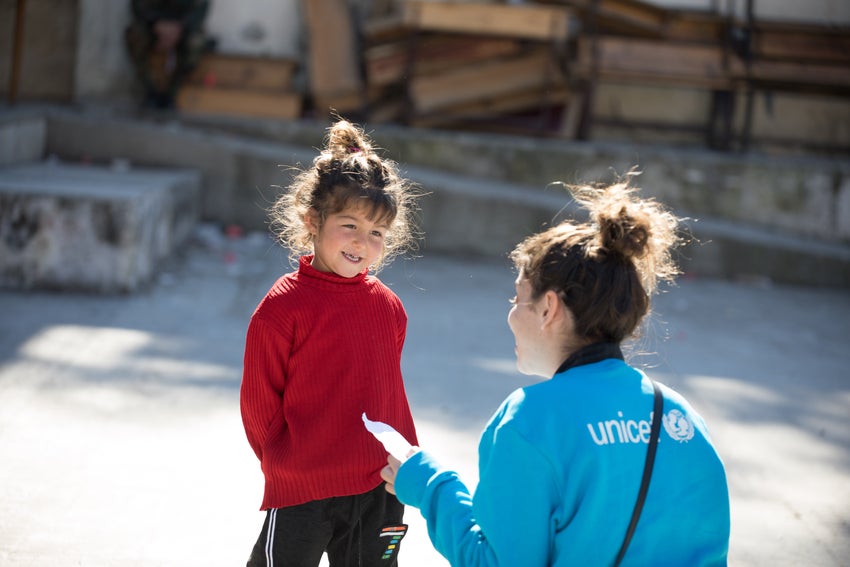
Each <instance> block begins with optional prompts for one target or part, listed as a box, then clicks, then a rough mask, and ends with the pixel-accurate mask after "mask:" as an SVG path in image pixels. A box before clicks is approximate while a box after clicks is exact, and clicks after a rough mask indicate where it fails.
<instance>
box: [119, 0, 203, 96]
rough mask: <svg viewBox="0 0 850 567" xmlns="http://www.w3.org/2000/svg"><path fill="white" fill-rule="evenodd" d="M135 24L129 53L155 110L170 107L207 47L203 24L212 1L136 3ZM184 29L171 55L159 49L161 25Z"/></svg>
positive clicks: (130, 33)
mask: <svg viewBox="0 0 850 567" xmlns="http://www.w3.org/2000/svg"><path fill="white" fill-rule="evenodd" d="M132 9H133V21H132V22H131V24H130V26H129V27H128V28H127V30H126V34H125V37H126V40H127V49H128V51H129V54H130V58H131V60H132V61H133V65H134V66H135V67H136V74H137V75H138V77H139V80H140V81H141V84H142V87H143V88H144V91H145V97H146V102H147V103H148V104H150V105H152V106H157V107H170V106H172V104H173V101H174V97H175V95H176V94H177V90H178V89H179V87H180V85H181V84H182V82H183V80H184V79H185V78H186V77H187V76H188V75H189V73H191V72H192V70H193V69H194V68H195V66H196V65H197V64H198V61H199V60H200V58H201V55H202V54H203V52H204V48H205V47H206V43H207V40H206V35H205V34H204V29H203V24H204V19H205V18H206V15H207V11H208V9H209V0H132ZM161 21H174V22H178V23H179V24H180V25H181V27H182V32H181V34H180V39H179V40H178V42H177V45H176V46H175V48H174V49H173V50H171V51H170V52H161V51H159V50H157V49H156V46H157V35H156V32H155V31H154V27H155V25H156V23H157V22H161Z"/></svg>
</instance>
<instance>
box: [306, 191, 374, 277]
mask: <svg viewBox="0 0 850 567" xmlns="http://www.w3.org/2000/svg"><path fill="white" fill-rule="evenodd" d="M370 213H372V211H371V210H370V209H369V208H367V207H365V206H350V207H347V208H345V209H343V210H342V211H340V212H339V213H333V214H330V215H328V216H327V217H326V218H325V219H324V221H323V222H321V223H320V221H319V219H318V217H317V216H316V215H315V213H313V214H308V215H307V217H306V218H305V223H306V225H307V227H308V229H309V230H310V233H311V234H312V235H313V250H314V254H315V255H314V257H313V262H312V266H313V267H314V268H316V269H317V270H319V271H322V272H333V273H335V274H337V275H339V276H342V277H345V278H352V277H354V276H356V275H357V274H359V273H361V272H363V271H364V270H367V269H369V266H371V265H372V264H374V263H375V262H376V261H377V260H378V259H379V258H380V257H381V254H383V253H384V237H385V236H386V233H387V230H388V229H389V227H388V226H387V224H386V223H385V222H384V221H383V220H381V219H380V217H379V216H378V217H377V218H376V217H375V215H373V214H370Z"/></svg>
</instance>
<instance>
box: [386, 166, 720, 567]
mask: <svg viewBox="0 0 850 567" xmlns="http://www.w3.org/2000/svg"><path fill="white" fill-rule="evenodd" d="M572 191H573V195H574V196H575V198H576V200H577V201H578V202H579V203H580V204H582V205H584V206H585V207H586V208H587V210H588V212H589V214H590V217H589V219H588V220H587V222H583V223H578V222H569V221H567V222H564V223H562V224H559V225H557V226H553V227H551V228H549V229H548V230H545V231H543V232H541V233H539V234H536V235H533V236H530V237H529V238H527V239H526V240H524V241H523V242H522V243H520V244H519V245H518V246H517V247H516V248H515V250H514V251H513V252H512V253H511V259H512V260H513V263H514V265H515V267H516V269H517V271H518V276H517V278H516V281H515V287H516V296H514V298H513V299H511V309H510V313H509V314H508V325H509V326H510V329H511V331H512V332H513V335H514V337H515V340H516V360H517V367H518V369H519V370H520V372H522V373H524V374H529V375H535V376H541V377H543V378H545V379H546V380H544V381H543V382H539V383H536V384H534V385H531V386H527V387H524V388H521V389H519V390H517V391H515V392H513V393H512V394H511V395H510V396H509V397H508V398H507V399H506V400H505V401H504V402H503V404H502V405H501V407H500V408H499V409H498V410H497V411H496V413H495V414H494V415H493V416H492V418H491V419H490V421H489V423H488V424H487V426H486V427H485V429H484V431H483V433H482V435H481V439H480V445H479V483H478V486H477V488H476V490H475V495H474V496H472V495H471V493H470V491H469V490H468V489H467V487H466V486H465V485H464V484H463V482H462V481H461V480H460V479H459V478H458V475H457V474H456V473H455V472H453V471H452V470H450V469H449V468H447V467H445V466H443V465H442V464H440V463H439V462H438V461H437V460H436V459H435V458H434V456H433V455H432V454H430V453H428V452H427V451H424V450H418V449H416V448H414V449H413V450H412V451H411V453H409V454H408V456H407V459H406V460H405V461H404V462H401V461H399V460H397V459H395V458H393V457H392V456H390V457H389V458H388V463H387V466H386V467H385V468H384V470H383V471H382V476H383V478H384V480H385V481H386V482H387V490H389V491H390V492H392V493H394V494H397V495H398V497H399V499H400V500H401V501H402V502H403V503H405V504H407V505H410V506H415V507H416V508H419V509H420V511H421V513H422V515H423V516H424V518H425V519H426V520H427V525H428V532H429V535H430V537H431V540H432V542H433V544H434V546H435V547H436V549H437V550H438V551H439V552H440V553H441V554H443V555H444V556H445V557H446V558H447V559H448V560H449V562H450V563H451V565H452V566H453V567H461V566H476V567H483V566H488V565H492V566H496V565H498V566H503V567H504V566H509V567H514V566H520V565H521V566H522V567H543V566H567V565H581V566H587V565H617V564H620V563H621V564H623V565H681V566H688V567H697V566H707V565H712V566H713V565H725V564H726V561H727V559H726V558H727V550H728V542H729V530H730V520H729V495H728V489H727V482H726V474H725V469H724V465H723V462H722V461H721V458H720V457H719V455H718V453H717V450H716V448H715V446H714V444H713V443H712V440H711V438H710V437H709V433H708V430H707V428H706V424H705V423H704V421H703V419H702V418H701V417H700V415H699V414H698V413H697V412H696V411H695V410H694V408H693V407H691V405H690V404H689V403H688V402H687V400H685V398H684V397H682V396H681V395H680V394H678V393H677V392H675V391H674V390H672V389H671V388H668V387H665V386H664V385H660V384H657V383H654V381H652V380H650V378H649V377H648V376H647V375H646V374H644V372H642V371H641V370H639V369H638V368H635V367H634V366H632V365H630V364H629V363H628V362H626V360H624V357H623V353H622V350H621V343H622V342H623V341H624V340H626V339H627V338H629V337H630V336H632V335H633V334H635V332H636V330H637V329H638V327H639V325H640V323H641V321H642V320H643V319H644V317H645V316H646V315H647V313H648V312H649V310H650V296H651V295H652V294H653V293H654V292H655V291H656V287H657V284H658V283H659V281H661V280H672V279H673V278H674V276H675V275H676V273H677V269H676V267H675V265H674V262H673V260H672V255H671V250H672V249H673V247H674V246H675V245H676V244H677V243H678V242H679V240H680V239H679V237H678V235H677V225H678V219H677V218H676V217H675V216H673V215H672V214H671V213H669V212H667V211H666V210H665V209H664V208H663V207H662V206H661V205H660V204H659V203H657V202H655V201H652V200H647V199H640V198H638V197H637V192H636V190H635V189H634V188H633V187H631V186H630V180H629V178H628V177H627V178H626V180H625V181H623V182H619V183H615V184H613V185H611V186H608V187H590V186H584V187H573V188H572ZM656 387H657V388H658V390H659V394H660V395H659V396H658V398H657V399H658V403H660V404H661V405H660V406H658V405H656V403H655V401H656V396H655V395H654V391H655V389H656ZM658 407H661V408H662V409H661V411H660V412H656V411H655V409H654V408H658ZM659 420H660V421H659ZM653 424H654V425H656V426H657V427H658V428H659V430H658V433H657V435H658V437H657V439H658V442H657V443H655V442H653V437H654V435H653V427H652V426H653ZM650 448H652V450H651V451H650ZM651 453H652V454H654V466H652V467H651V469H650V470H651V473H650V474H649V475H644V474H643V471H644V469H645V465H647V462H648V460H649V462H650V463H652V459H651V458H650V459H648V455H650V454H651ZM644 477H646V479H647V482H648V484H647V485H646V486H648V490H646V492H644V491H642V490H641V487H642V485H643V484H644V482H643V481H644ZM641 493H644V494H645V497H644V498H643V499H641V497H640V496H639V495H640V494H641ZM638 502H640V504H638ZM641 507H642V509H641ZM636 510H637V511H638V513H637V514H636V513H635V511H636ZM641 510H642V511H641ZM633 516H634V517H635V520H636V522H637V523H636V528H634V529H633V531H632V530H631V529H630V528H629V526H630V525H631V519H632V517H633ZM627 533H631V534H632V535H631V536H630V539H628V538H627V537H626V534H627Z"/></svg>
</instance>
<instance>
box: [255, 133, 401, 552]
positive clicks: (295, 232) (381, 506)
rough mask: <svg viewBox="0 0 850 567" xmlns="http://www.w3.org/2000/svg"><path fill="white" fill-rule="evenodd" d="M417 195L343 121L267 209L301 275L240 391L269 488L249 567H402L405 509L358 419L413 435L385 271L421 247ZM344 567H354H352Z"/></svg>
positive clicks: (279, 296) (272, 298)
mask: <svg viewBox="0 0 850 567" xmlns="http://www.w3.org/2000/svg"><path fill="white" fill-rule="evenodd" d="M415 198H416V190H415V187H414V186H413V184H411V183H409V182H408V181H407V180H405V179H403V178H402V177H400V176H399V174H398V172H397V169H396V166H395V164H394V163H393V162H392V161H390V160H385V159H382V158H381V157H380V156H379V155H378V154H377V153H376V151H375V150H374V149H373V147H372V144H371V142H370V140H369V138H368V137H367V136H366V135H365V134H364V132H363V130H362V129H361V128H360V127H358V126H355V125H354V124H351V123H350V122H348V121H345V120H339V121H337V122H336V123H335V124H333V126H332V127H331V128H330V133H329V136H328V139H327V146H326V147H325V148H324V150H323V151H322V152H321V153H320V154H319V156H318V157H316V158H315V160H314V161H313V165H312V167H311V168H308V169H306V170H304V171H302V172H300V173H299V174H298V175H296V177H295V178H294V180H293V182H292V183H291V184H290V186H289V188H288V190H287V191H286V192H285V193H284V194H283V195H282V196H281V197H280V198H279V199H278V200H277V201H276V203H275V204H274V206H273V208H272V221H273V226H274V228H275V229H276V230H277V231H278V236H279V238H280V240H281V242H282V243H283V244H284V245H285V246H287V247H288V248H289V249H290V251H291V252H292V253H293V255H294V256H299V255H300V257H298V269H297V271H295V272H292V273H290V274H287V275H285V276H283V277H281V278H280V279H279V280H278V281H277V282H276V283H275V284H274V285H273V286H272V288H271V289H270V290H269V292H268V293H267V294H266V296H265V297H264V298H263V299H262V301H261V302H260V304H259V305H258V306H257V308H256V310H255V312H254V314H253V316H252V317H251V321H250V324H249V325H248V332H247V338H246V344H245V357H244V372H243V376H242V385H241V391H240V404H241V411H242V420H243V424H244V428H245V432H246V434H247V437H248V441H249V443H250V445H251V447H252V448H253V450H254V452H255V453H256V455H257V458H258V459H259V461H260V465H261V468H262V471H263V474H264V476H265V493H264V495H263V502H262V506H261V509H262V510H265V511H266V518H265V523H264V525H263V527H262V531H261V533H260V536H259V538H258V539H257V542H256V545H255V546H254V548H253V551H252V553H251V556H250V559H249V561H248V565H249V566H252V567H254V566H271V565H275V566H281V565H284V566H287V567H315V566H317V565H319V561H320V559H321V557H322V554H323V553H325V552H327V555H328V559H329V562H330V565H331V566H332V567H334V566H336V567H344V566H347V565H358V566H363V567H377V566H379V565H380V566H391V565H396V564H397V558H398V551H399V546H398V544H399V542H400V541H401V538H402V537H403V536H404V533H405V531H406V528H407V526H405V525H404V524H402V521H403V511H404V507H403V506H402V504H401V503H399V501H398V500H397V499H396V498H395V497H394V496H392V495H391V494H388V493H387V491H386V490H385V489H384V486H383V481H382V480H381V474H380V473H381V468H382V467H383V466H384V464H385V463H386V459H385V456H384V455H385V454H384V452H383V449H382V448H381V446H380V444H379V443H378V442H377V441H376V440H375V439H374V438H373V437H372V436H371V434H369V433H368V432H367V431H366V429H364V427H363V421H362V415H363V414H364V413H365V414H367V415H368V417H369V418H370V419H376V420H380V421H382V422H385V423H388V424H390V425H392V426H393V427H394V428H396V429H398V430H399V431H400V432H402V433H403V435H404V436H405V437H407V438H408V439H416V431H415V428H414V424H413V417H412V416H411V412H410V408H409V405H408V400H407V396H406V393H405V389H404V383H403V379H402V373H401V355H402V347H403V345H404V341H405V335H406V332H407V314H406V312H405V309H404V306H403V305H402V303H401V300H399V298H398V297H397V296H396V295H395V294H394V293H393V292H392V291H391V290H390V289H389V288H388V287H387V286H386V285H384V284H383V283H382V282H381V281H380V280H379V279H378V278H376V277H375V276H373V275H369V271H370V270H371V271H374V272H377V271H378V270H379V269H380V268H381V267H382V266H384V265H385V264H386V263H387V262H388V261H389V260H390V259H391V258H393V257H394V256H395V255H397V254H398V253H400V252H402V251H404V250H406V249H408V250H409V249H410V248H411V247H412V245H413V244H415V240H416V231H415V228H414V225H413V213H414V210H415ZM349 561H350V563H349Z"/></svg>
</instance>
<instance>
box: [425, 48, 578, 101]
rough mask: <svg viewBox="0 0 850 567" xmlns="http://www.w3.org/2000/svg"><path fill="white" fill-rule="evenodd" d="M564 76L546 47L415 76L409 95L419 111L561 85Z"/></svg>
mask: <svg viewBox="0 0 850 567" xmlns="http://www.w3.org/2000/svg"><path fill="white" fill-rule="evenodd" d="M562 81H563V78H562V77H561V75H560V73H558V72H557V71H556V70H555V69H554V68H553V62H552V59H551V56H550V54H549V52H548V51H547V50H539V51H535V52H532V53H530V54H529V55H524V56H521V57H515V58H511V59H506V60H500V61H493V62H490V63H486V64H480V65H474V66H471V67H463V68H460V69H455V70H452V71H449V72H446V73H440V74H439V75H434V76H424V77H415V78H414V79H413V80H412V81H411V82H410V85H409V94H410V98H411V100H412V102H413V107H414V111H415V112H416V113H428V112H433V111H435V110H437V109H440V108H445V107H448V106H452V105H458V104H462V103H467V102H471V101H474V100H480V99H485V98H494V97H497V96H502V95H507V94H510V93H514V92H518V91H522V90H528V89H532V88H536V87H545V86H547V85H549V84H558V83H559V82H562Z"/></svg>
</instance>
